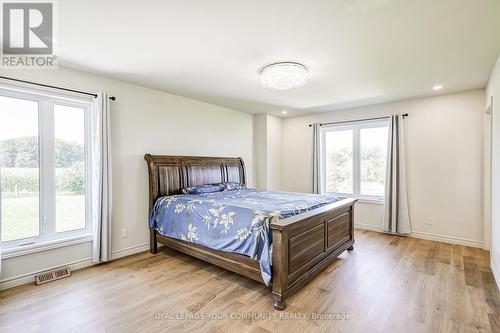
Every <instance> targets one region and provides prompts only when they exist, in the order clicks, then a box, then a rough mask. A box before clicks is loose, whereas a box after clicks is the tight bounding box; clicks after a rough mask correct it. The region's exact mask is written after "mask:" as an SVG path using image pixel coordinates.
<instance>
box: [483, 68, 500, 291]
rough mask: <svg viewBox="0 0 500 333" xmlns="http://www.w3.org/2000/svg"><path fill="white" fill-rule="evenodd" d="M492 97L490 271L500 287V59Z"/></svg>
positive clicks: (489, 91)
mask: <svg viewBox="0 0 500 333" xmlns="http://www.w3.org/2000/svg"><path fill="white" fill-rule="evenodd" d="M486 96H487V99H488V101H489V100H490V98H491V96H493V112H492V118H491V124H492V127H491V139H492V141H491V153H492V154H491V156H492V158H491V162H492V165H491V208H492V210H491V254H490V255H491V269H492V271H493V273H494V274H495V279H496V281H497V285H500V275H499V274H500V58H499V59H498V61H497V64H496V66H495V69H494V70H493V73H492V74H491V78H490V82H489V84H488V88H487V93H486Z"/></svg>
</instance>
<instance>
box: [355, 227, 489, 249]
mask: <svg viewBox="0 0 500 333" xmlns="http://www.w3.org/2000/svg"><path fill="white" fill-rule="evenodd" d="M354 227H355V228H357V229H363V230H371V231H376V232H383V231H382V227H381V226H376V225H371V224H364V223H354ZM408 237H413V238H419V239H425V240H431V241H436V242H443V243H449V244H456V245H463V246H470V247H479V248H483V242H482V241H477V240H472V239H465V238H460V237H452V236H443V235H436V234H430V233H426V232H420V231H413V232H412V233H411V234H410V235H408Z"/></svg>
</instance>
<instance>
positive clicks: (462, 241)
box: [410, 231, 483, 248]
mask: <svg viewBox="0 0 500 333" xmlns="http://www.w3.org/2000/svg"><path fill="white" fill-rule="evenodd" d="M410 236H411V237H414V238H420V239H426V240H431V241H436V242H443V243H450V244H456V245H463V246H470V247H479V248H483V242H482V241H478V240H473V239H466V238H460V237H452V236H443V235H436V234H430V233H426V232H420V231H413V232H412V233H411V235H410Z"/></svg>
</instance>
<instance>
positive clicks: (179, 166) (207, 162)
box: [144, 154, 356, 310]
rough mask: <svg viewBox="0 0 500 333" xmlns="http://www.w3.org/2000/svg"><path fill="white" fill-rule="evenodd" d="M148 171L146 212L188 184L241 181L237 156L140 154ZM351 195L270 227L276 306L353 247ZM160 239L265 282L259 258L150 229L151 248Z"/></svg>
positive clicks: (281, 306) (281, 307) (279, 307)
mask: <svg viewBox="0 0 500 333" xmlns="http://www.w3.org/2000/svg"><path fill="white" fill-rule="evenodd" d="M144 158H145V160H146V161H147V163H148V170H149V208H150V212H151V210H152V208H153V206H154V204H155V202H156V200H157V199H158V198H159V197H161V196H166V195H174V194H180V193H181V189H182V188H184V187H188V186H196V185H202V184H213V183H220V182H240V183H243V184H245V183H246V177H245V166H244V163H243V160H242V159H241V158H222V157H191V156H162V155H150V154H146V155H145V156H144ZM355 203H356V200H355V199H343V200H340V201H338V202H335V203H332V204H329V205H325V206H323V207H320V208H317V209H314V210H311V211H309V212H306V213H303V214H299V215H296V216H292V217H289V218H286V219H283V220H280V221H278V222H273V223H271V225H270V228H271V231H272V247H273V248H272V263H273V265H272V282H271V283H272V295H273V306H274V308H275V309H277V310H284V309H285V307H286V302H285V298H286V297H287V296H289V295H290V294H292V293H294V292H295V291H297V290H298V289H299V288H300V287H302V286H304V285H305V284H306V283H307V282H308V281H310V280H311V279H312V278H313V277H314V276H315V275H317V274H318V273H320V272H321V270H323V269H324V268H325V267H326V266H328V265H329V264H330V263H331V262H332V261H333V260H334V259H335V258H336V257H337V256H338V255H339V254H341V253H342V252H344V251H345V250H352V249H353V245H354V223H353V208H354V204H355ZM158 243H161V244H164V245H166V246H168V247H170V248H173V249H175V250H178V251H180V252H183V253H186V254H189V255H191V256H193V257H196V258H199V259H201V260H204V261H207V262H210V263H212V264H214V265H217V266H220V267H222V268H225V269H227V270H230V271H233V272H235V273H238V274H241V275H243V276H246V277H248V278H251V279H253V280H256V281H258V282H261V283H263V281H262V277H261V272H260V268H259V262H258V261H256V260H253V259H251V258H250V257H247V256H244V255H241V254H235V253H229V252H224V251H220V250H214V249H211V248H208V247H205V246H201V245H197V244H193V243H190V242H186V241H183V240H180V239H175V238H171V237H165V236H162V235H160V234H159V233H158V232H157V231H156V230H154V229H151V228H150V251H151V253H153V254H155V253H157V250H158Z"/></svg>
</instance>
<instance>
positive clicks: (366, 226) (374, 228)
mask: <svg viewBox="0 0 500 333" xmlns="http://www.w3.org/2000/svg"><path fill="white" fill-rule="evenodd" d="M354 228H356V229H362V230H371V231H376V232H382V227H380V226H377V225H372V224H364V223H354Z"/></svg>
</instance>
